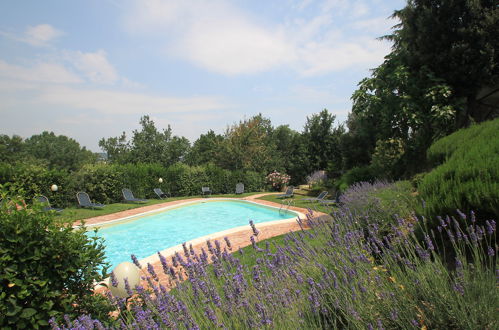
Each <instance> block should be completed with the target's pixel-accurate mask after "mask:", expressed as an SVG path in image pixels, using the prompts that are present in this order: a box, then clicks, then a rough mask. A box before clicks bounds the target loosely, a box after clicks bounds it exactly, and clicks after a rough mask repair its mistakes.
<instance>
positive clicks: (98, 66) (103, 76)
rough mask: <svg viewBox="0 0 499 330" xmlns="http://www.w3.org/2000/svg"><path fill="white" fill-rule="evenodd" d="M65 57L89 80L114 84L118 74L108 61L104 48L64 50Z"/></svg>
mask: <svg viewBox="0 0 499 330" xmlns="http://www.w3.org/2000/svg"><path fill="white" fill-rule="evenodd" d="M65 58H66V59H67V60H68V61H69V62H70V63H72V64H73V65H74V66H75V67H76V69H78V70H79V71H80V72H81V73H82V74H83V75H84V76H85V77H86V78H87V79H88V80H89V81H90V82H93V83H99V84H114V83H115V82H117V81H118V79H119V75H118V73H117V72H116V69H115V68H114V66H113V65H112V64H111V63H110V62H109V61H108V59H107V54H106V52H105V51H104V50H98V51H96V52H94V53H83V52H81V51H66V52H65Z"/></svg>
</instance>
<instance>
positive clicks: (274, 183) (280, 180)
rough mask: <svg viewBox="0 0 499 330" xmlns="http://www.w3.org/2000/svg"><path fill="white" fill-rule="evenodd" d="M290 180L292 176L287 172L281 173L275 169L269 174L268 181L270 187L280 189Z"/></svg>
mask: <svg viewBox="0 0 499 330" xmlns="http://www.w3.org/2000/svg"><path fill="white" fill-rule="evenodd" d="M289 180H291V177H290V176H289V175H287V174H285V173H279V172H277V171H274V172H272V173H270V174H269V175H267V183H268V184H269V185H270V187H271V188H272V189H274V190H276V191H280V190H281V189H282V188H283V187H285V186H286V185H287V184H288V183H289Z"/></svg>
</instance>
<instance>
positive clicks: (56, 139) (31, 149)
mask: <svg viewBox="0 0 499 330" xmlns="http://www.w3.org/2000/svg"><path fill="white" fill-rule="evenodd" d="M24 151H25V154H26V155H27V156H28V157H32V158H35V159H38V160H40V159H41V160H45V161H46V162H47V165H48V167H49V168H51V169H65V170H68V171H75V170H77V169H79V168H80V167H81V166H82V165H83V164H88V163H94V162H95V161H96V159H97V156H96V155H95V154H94V153H93V152H91V151H89V150H87V149H86V148H85V147H81V146H80V144H79V143H78V142H76V141H75V140H73V139H71V138H68V137H67V136H64V135H55V134H54V133H53V132H47V131H45V132H43V133H42V134H39V135H33V136H31V137H30V138H28V139H26V140H25V141H24Z"/></svg>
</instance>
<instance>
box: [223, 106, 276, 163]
mask: <svg viewBox="0 0 499 330" xmlns="http://www.w3.org/2000/svg"><path fill="white" fill-rule="evenodd" d="M271 133H272V125H271V122H270V120H269V119H267V118H264V117H263V116H262V115H261V114H259V115H256V116H254V117H252V118H250V119H248V120H243V121H240V122H239V124H235V125H233V126H231V127H229V128H228V129H227V131H226V132H225V136H224V140H223V142H222V144H221V145H220V149H219V154H218V157H217V165H219V166H220V167H222V168H225V169H229V170H249V171H260V172H270V171H272V170H274V169H280V168H281V167H282V166H283V163H282V157H281V155H280V154H279V153H278V152H277V147H276V143H275V141H273V140H272V138H271Z"/></svg>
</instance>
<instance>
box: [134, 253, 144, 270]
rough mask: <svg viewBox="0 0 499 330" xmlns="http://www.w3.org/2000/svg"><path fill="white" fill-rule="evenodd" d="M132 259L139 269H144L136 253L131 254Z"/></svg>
mask: <svg viewBox="0 0 499 330" xmlns="http://www.w3.org/2000/svg"><path fill="white" fill-rule="evenodd" d="M131 257H132V261H133V263H134V264H135V266H137V267H139V269H142V266H141V265H140V262H139V259H137V257H136V256H135V254H132V255H131Z"/></svg>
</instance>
